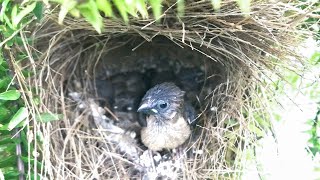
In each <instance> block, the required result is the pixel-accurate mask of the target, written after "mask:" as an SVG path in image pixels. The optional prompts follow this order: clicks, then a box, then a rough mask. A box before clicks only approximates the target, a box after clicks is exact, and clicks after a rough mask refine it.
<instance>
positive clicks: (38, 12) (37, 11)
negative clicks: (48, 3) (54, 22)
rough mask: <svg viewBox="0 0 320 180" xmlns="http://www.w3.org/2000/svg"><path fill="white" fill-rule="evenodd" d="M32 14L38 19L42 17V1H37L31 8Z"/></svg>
mask: <svg viewBox="0 0 320 180" xmlns="http://www.w3.org/2000/svg"><path fill="white" fill-rule="evenodd" d="M33 14H34V15H35V16H36V17H37V19H38V20H41V19H42V17H43V4H42V2H37V4H36V7H35V8H34V9H33Z"/></svg>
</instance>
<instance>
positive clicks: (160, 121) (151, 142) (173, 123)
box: [138, 82, 194, 151]
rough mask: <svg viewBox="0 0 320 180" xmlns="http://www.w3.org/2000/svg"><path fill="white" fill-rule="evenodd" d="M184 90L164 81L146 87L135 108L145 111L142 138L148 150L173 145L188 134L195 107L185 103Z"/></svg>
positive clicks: (180, 143) (178, 144)
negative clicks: (149, 87) (147, 88)
mask: <svg viewBox="0 0 320 180" xmlns="http://www.w3.org/2000/svg"><path fill="white" fill-rule="evenodd" d="M184 94H185V92H184V91H182V90H181V89H180V88H179V87H178V86H176V85H175V84H174V83H170V82H165V83H161V84H158V85H156V86H154V87H153V88H151V89H149V90H148V91H147V92H146V94H145V95H144V97H143V98H142V100H141V103H140V106H139V108H138V112H141V113H144V114H146V119H145V122H142V123H140V124H143V127H142V129H141V140H142V143H143V144H144V145H145V146H147V147H148V148H149V149H150V150H152V151H161V150H164V149H174V148H177V147H179V146H180V145H182V144H183V143H184V142H186V140H187V139H188V138H189V136H190V134H191V129H190V123H189V122H191V121H192V119H193V117H194V114H193V112H194V110H193V108H192V107H191V106H186V103H185V101H184ZM186 107H188V108H186ZM190 107H191V108H190ZM190 110H191V111H190Z"/></svg>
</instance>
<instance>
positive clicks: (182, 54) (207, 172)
mask: <svg viewBox="0 0 320 180" xmlns="http://www.w3.org/2000/svg"><path fill="white" fill-rule="evenodd" d="M175 8H176V7H175V6H170V7H164V9H165V10H166V11H165V15H164V16H163V19H162V20H161V22H160V23H158V24H157V23H155V22H154V21H153V20H152V19H147V20H137V19H131V21H130V23H129V24H127V25H126V24H124V23H122V21H120V20H117V19H107V18H106V19H104V25H105V29H104V31H103V32H102V34H97V33H96V32H95V31H94V29H93V28H92V27H91V26H90V25H89V24H88V23H87V22H85V21H84V20H81V19H74V18H69V17H67V18H66V19H65V21H64V25H58V24H57V22H56V21H57V19H58V12H57V11H55V10H53V11H52V12H50V13H49V14H48V15H47V16H46V17H45V18H44V19H43V20H42V21H41V23H40V24H37V25H35V26H33V27H30V29H32V32H33V35H34V39H35V44H32V45H30V46H27V47H28V48H27V49H28V52H29V54H30V59H31V60H32V63H28V65H25V66H24V67H25V68H29V69H30V68H31V69H33V70H34V72H35V74H34V76H33V77H32V78H31V79H30V80H29V81H27V82H28V83H30V84H31V85H32V86H33V87H35V89H36V92H37V93H38V95H40V99H41V103H40V107H39V105H37V106H36V105H34V106H33V105H32V104H30V108H31V109H32V110H33V112H34V114H36V113H38V112H48V111H50V112H52V113H58V114H63V118H62V119H61V120H59V121H54V122H50V123H46V124H44V123H39V122H36V121H32V122H30V124H32V127H33V131H30V134H35V135H37V136H39V134H41V135H42V136H41V137H43V139H42V144H41V145H40V146H35V147H37V150H38V151H39V152H40V156H37V157H36V158H37V159H38V160H40V161H41V162H42V163H43V165H44V166H43V168H42V169H41V174H42V175H44V176H47V177H49V178H50V179H94V178H96V179H109V178H110V179H130V178H142V179H153V178H156V177H158V178H160V179H161V178H162V179H165V178H168V179H177V178H184V179H224V178H225V179H234V178H237V177H239V176H241V174H242V173H243V171H244V170H245V166H246V164H247V163H248V161H250V160H252V159H254V153H252V152H253V151H252V150H253V149H254V146H255V145H256V140H257V139H258V138H259V137H261V136H262V135H263V134H265V133H266V131H268V129H271V128H272V125H271V123H270V116H269V112H268V109H269V103H268V102H269V101H270V100H272V99H270V97H269V95H268V87H267V83H266V82H267V81H269V79H268V77H270V75H275V74H277V75H279V74H280V73H279V72H278V71H277V69H279V67H280V66H281V67H292V66H288V64H290V63H291V62H290V61H288V59H289V57H297V55H296V53H295V52H294V49H295V47H296V46H297V44H298V43H299V38H302V36H303V35H304V32H302V31H298V30H297V26H298V25H299V23H300V22H299V21H300V20H301V18H300V17H301V16H300V15H301V14H300V13H299V11H298V10H297V9H296V7H294V6H292V5H291V4H289V3H283V2H279V1H277V2H269V1H254V2H252V7H251V9H252V12H251V13H250V15H248V16H246V17H245V16H243V14H242V13H241V11H240V10H239V8H238V7H237V5H236V4H235V3H234V2H233V1H223V3H222V7H221V10H220V11H219V12H213V10H212V6H211V3H210V2H208V1H195V2H193V1H188V2H186V7H185V15H184V16H183V17H180V18H177V15H176V13H175V12H176V10H175ZM286 12H290V15H285V13H286ZM296 19H297V20H296ZM31 55H32V57H31ZM181 69H196V71H198V72H200V74H201V78H199V77H198V76H197V78H196V80H197V81H190V83H193V84H195V86H197V85H199V84H200V86H199V87H200V88H199V89H198V91H196V94H195V96H194V97H195V99H196V100H195V101H194V107H196V112H197V118H198V121H197V125H196V127H195V128H194V133H193V135H192V137H191V138H190V139H189V140H188V141H187V142H186V143H185V144H184V145H183V147H182V149H183V153H182V156H181V154H180V155H177V154H178V153H175V152H172V151H166V152H161V153H156V152H155V153H154V157H153V158H154V159H153V161H154V165H155V167H152V166H151V165H150V162H151V161H150V159H149V161H148V156H147V155H146V152H147V151H146V148H145V147H144V146H143V145H142V144H141V142H140V140H139V134H138V133H136V132H135V131H134V130H133V128H132V127H136V126H135V125H136V124H135V121H132V119H130V118H136V116H135V115H134V114H135V113H134V112H129V110H130V109H129V110H128V109H126V110H124V112H123V113H122V112H121V113H122V115H123V116H120V115H119V112H118V114H117V112H115V110H114V109H113V106H112V103H111V102H109V99H108V98H106V97H108V93H109V92H108V91H109V90H108V88H109V86H108V80H110V79H112V78H114V77H115V76H122V77H123V78H122V82H128V81H130V78H131V75H132V73H140V74H142V75H143V76H142V77H144V78H150V77H151V78H152V75H150V73H149V72H150V70H151V71H152V72H153V73H161V72H165V71H169V72H171V73H173V74H174V76H175V77H176V79H179V73H180V72H181V71H182V70H181ZM102 81H103V83H102ZM128 83H129V82H128ZM130 86H131V85H129V87H130ZM133 86H134V85H133ZM148 88H150V87H149V86H147V85H146V89H148ZM114 91H115V92H113V93H116V91H117V89H116V90H114ZM128 94H129V93H128ZM29 95H30V94H29ZM129 95H130V94H129ZM132 96H136V94H134V93H133V94H132ZM137 96H138V95H137ZM110 105H111V106H110ZM110 107H111V108H110ZM121 113H120V114H121ZM126 113H127V114H126ZM118 115H119V116H118ZM126 115H127V116H126ZM33 156H35V155H34V154H33ZM250 157H251V158H250ZM149 158H150V157H149ZM155 171H156V172H155Z"/></svg>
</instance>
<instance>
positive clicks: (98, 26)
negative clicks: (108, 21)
mask: <svg viewBox="0 0 320 180" xmlns="http://www.w3.org/2000/svg"><path fill="white" fill-rule="evenodd" d="M77 8H78V9H79V10H80V13H81V14H82V15H83V17H84V18H85V19H86V20H87V21H88V22H89V23H90V24H91V25H92V26H93V27H94V28H95V30H96V31H97V32H98V33H99V34H101V30H102V25H103V24H102V17H101V15H100V13H99V10H98V7H97V5H96V3H95V2H94V0H89V1H88V2H86V3H83V4H81V5H78V7H77Z"/></svg>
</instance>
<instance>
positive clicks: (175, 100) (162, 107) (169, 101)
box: [138, 82, 185, 120]
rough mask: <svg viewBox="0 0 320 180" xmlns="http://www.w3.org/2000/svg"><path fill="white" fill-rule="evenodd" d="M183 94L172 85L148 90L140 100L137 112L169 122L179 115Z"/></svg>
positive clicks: (162, 84)
mask: <svg viewBox="0 0 320 180" xmlns="http://www.w3.org/2000/svg"><path fill="white" fill-rule="evenodd" d="M184 94H185V92H184V91H182V90H181V89H180V88H179V87H178V86H176V85H175V84H173V83H168V82H165V83H161V84H158V85H156V86H154V87H153V88H151V89H149V90H148V91H147V93H146V94H145V95H144V97H143V98H142V100H141V103H140V106H139V108H138V112H142V113H145V114H148V115H153V116H155V117H156V118H157V119H161V120H169V119H172V118H173V117H174V116H175V115H176V113H179V112H180V111H181V108H182V104H183V96H184Z"/></svg>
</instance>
